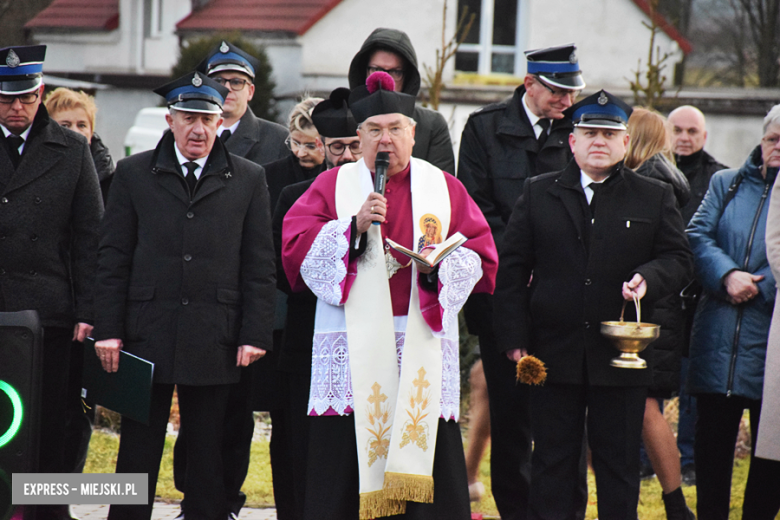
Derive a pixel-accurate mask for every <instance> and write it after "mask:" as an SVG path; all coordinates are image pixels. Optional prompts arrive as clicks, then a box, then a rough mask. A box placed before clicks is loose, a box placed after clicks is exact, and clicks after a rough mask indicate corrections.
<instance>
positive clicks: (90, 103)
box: [43, 87, 114, 203]
mask: <svg viewBox="0 0 780 520" xmlns="http://www.w3.org/2000/svg"><path fill="white" fill-rule="evenodd" d="M43 104H44V105H45V106H46V110H47V111H48V112H49V117H51V118H52V119H53V120H55V121H56V122H57V124H59V125H60V126H62V127H64V128H69V129H70V130H73V131H74V132H77V133H79V134H81V135H83V136H84V137H86V138H87V141H88V142H89V150H90V152H91V153H92V160H93V161H94V163H95V169H96V170H97V173H98V178H99V179H100V191H101V192H102V193H103V202H104V203H105V202H106V198H107V197H108V188H109V186H110V185H111V179H112V176H113V175H114V161H113V160H112V159H111V154H109V153H108V148H106V146H105V145H104V144H103V141H102V140H101V139H100V136H99V135H97V134H96V133H95V116H96V114H97V105H96V104H95V98H93V97H92V96H90V95H89V94H85V93H84V92H83V91H78V92H76V91H75V90H71V89H69V88H65V87H60V88H57V89H55V90H54V91H52V92H50V93H49V95H47V96H46V100H45V101H44V102H43Z"/></svg>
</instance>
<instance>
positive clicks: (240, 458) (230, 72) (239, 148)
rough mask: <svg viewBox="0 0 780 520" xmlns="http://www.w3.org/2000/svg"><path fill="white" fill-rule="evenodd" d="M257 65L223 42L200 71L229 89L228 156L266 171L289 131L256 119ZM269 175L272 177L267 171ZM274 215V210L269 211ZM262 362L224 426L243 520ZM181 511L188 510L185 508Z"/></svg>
mask: <svg viewBox="0 0 780 520" xmlns="http://www.w3.org/2000/svg"><path fill="white" fill-rule="evenodd" d="M258 66H259V63H258V61H257V59H256V58H255V57H254V56H252V55H250V54H247V53H246V52H244V51H243V50H241V49H240V48H238V47H236V46H235V45H233V44H231V43H230V42H226V41H223V42H221V43H220V44H219V45H217V46H216V47H214V48H213V49H212V50H211V52H209V54H208V55H207V56H206V57H205V58H204V59H203V61H201V62H200V63H199V64H198V67H197V70H198V71H199V72H201V73H203V74H205V75H207V76H208V77H209V78H211V79H213V80H214V81H216V82H217V83H219V84H220V85H222V86H224V87H225V88H226V89H228V94H227V97H226V98H225V102H224V104H223V106H222V124H221V125H220V126H219V128H218V129H217V135H218V136H219V139H220V140H221V141H222V143H223V145H224V146H225V148H226V150H227V151H228V152H230V153H231V154H234V155H237V156H239V157H243V158H245V159H248V160H250V161H252V162H253V163H255V164H259V165H264V164H266V163H269V162H271V161H275V160H277V159H279V158H281V157H283V156H286V155H287V154H288V153H289V152H288V150H287V145H286V144H285V139H287V130H286V129H285V128H284V127H283V126H282V125H280V124H277V123H272V122H270V121H266V120H265V119H260V118H259V117H257V116H255V114H254V113H253V112H252V110H251V109H250V108H249V101H250V100H251V99H252V98H253V97H254V94H255V86H254V84H253V82H254V79H255V71H256V70H257V68H258ZM266 174H268V172H267V171H266ZM270 208H271V211H273V204H272V205H271V206H270ZM267 361H268V360H266V359H263V360H262V361H260V362H259V363H255V364H253V365H252V366H251V367H248V368H244V369H242V370H241V380H240V382H239V384H238V385H235V386H233V387H232V390H231V394H230V397H229V398H228V402H229V404H228V409H227V412H226V416H225V423H224V428H225V431H224V441H223V446H224V447H223V458H224V462H225V472H224V476H225V490H226V493H227V496H228V504H229V507H230V513H231V514H232V515H235V516H238V513H239V511H241V508H242V507H243V506H244V502H245V501H246V495H245V494H244V493H243V492H242V491H241V486H243V484H244V480H245V479H246V475H247V472H248V471H249V456H250V451H251V447H252V435H253V433H254V427H255V421H254V415H253V413H252V395H253V387H254V386H255V385H256V384H257V383H256V381H257V377H258V375H262V374H258V372H259V371H260V370H261V369H262V368H265V367H261V366H260V365H261V364H262V363H266V362H267ZM263 391H265V392H266V393H269V392H274V390H273V389H272V387H271V386H270V385H266V386H264V387H263ZM187 437H188V433H187V429H186V428H180V429H179V435H178V437H177V438H176V444H175V445H174V451H173V479H174V483H175V485H176V489H178V490H179V491H182V492H184V491H185V489H184V482H185V475H186V472H187V448H186V442H187ZM182 507H184V506H183V505H182Z"/></svg>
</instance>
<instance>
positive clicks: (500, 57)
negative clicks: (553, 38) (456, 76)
mask: <svg viewBox="0 0 780 520" xmlns="http://www.w3.org/2000/svg"><path fill="white" fill-rule="evenodd" d="M520 1H521V0H458V16H460V13H461V12H463V8H464V7H467V8H468V12H469V14H471V13H474V14H476V18H475V19H474V23H473V24H472V26H471V30H470V31H469V34H468V35H467V36H466V39H465V40H464V42H463V44H462V45H461V46H460V49H459V50H458V53H457V54H456V55H455V70H457V71H460V72H475V73H478V74H496V73H499V74H511V75H515V74H516V73H517V72H518V71H519V70H520V67H519V65H520V59H521V58H522V53H521V52H519V51H518V48H517V46H518V43H519V42H520V35H519V28H520V23H519V21H518V18H519V13H520V9H519V3H520Z"/></svg>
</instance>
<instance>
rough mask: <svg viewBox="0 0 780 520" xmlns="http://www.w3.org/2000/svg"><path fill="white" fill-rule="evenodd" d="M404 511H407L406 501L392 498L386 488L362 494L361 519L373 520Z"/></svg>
mask: <svg viewBox="0 0 780 520" xmlns="http://www.w3.org/2000/svg"><path fill="white" fill-rule="evenodd" d="M404 513H406V502H405V501H403V500H390V499H389V498H387V496H386V494H385V492H384V490H381V489H380V490H378V491H371V492H370V493H361V494H360V520H371V519H373V518H380V517H383V516H391V515H402V514H404Z"/></svg>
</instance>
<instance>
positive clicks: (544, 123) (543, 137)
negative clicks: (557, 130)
mask: <svg viewBox="0 0 780 520" xmlns="http://www.w3.org/2000/svg"><path fill="white" fill-rule="evenodd" d="M536 124H537V125H539V126H541V127H542V133H541V134H539V137H537V138H536V142H537V143H539V150H541V149H542V147H543V146H544V143H546V142H547V130H549V129H550V120H549V119H547V118H543V119H540V120H539V121H537V122H536Z"/></svg>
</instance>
